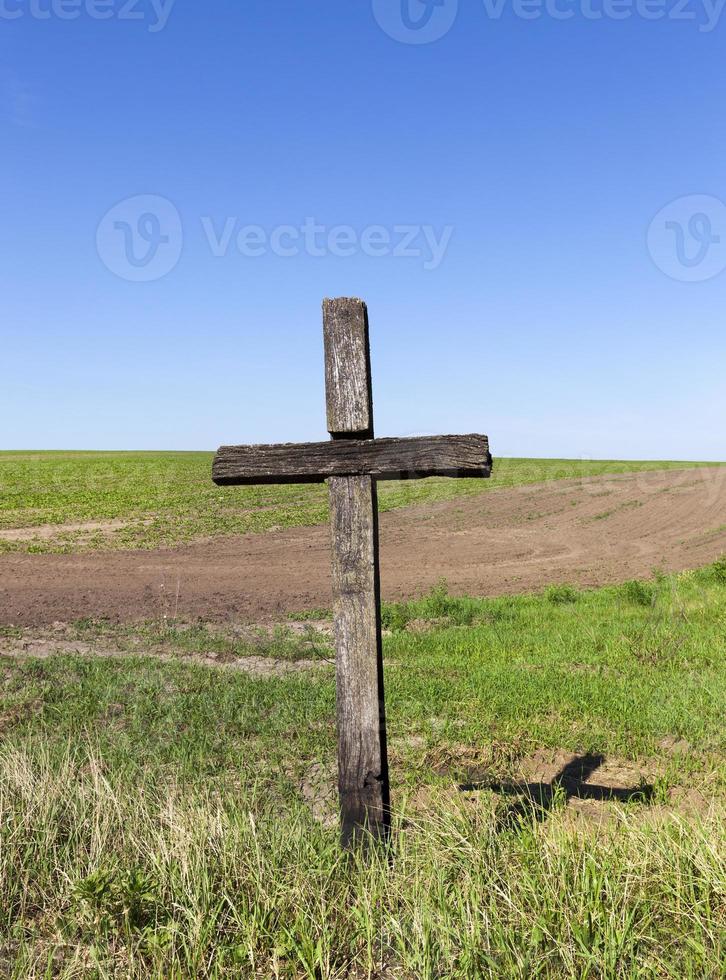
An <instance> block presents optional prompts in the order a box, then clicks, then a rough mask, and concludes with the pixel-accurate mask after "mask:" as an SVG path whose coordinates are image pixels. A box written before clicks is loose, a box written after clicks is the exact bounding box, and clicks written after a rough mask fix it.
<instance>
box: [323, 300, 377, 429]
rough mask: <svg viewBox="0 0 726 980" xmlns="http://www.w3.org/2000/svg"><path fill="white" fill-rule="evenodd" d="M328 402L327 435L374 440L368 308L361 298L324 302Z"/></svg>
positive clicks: (326, 394) (326, 399) (326, 391)
mask: <svg viewBox="0 0 726 980" xmlns="http://www.w3.org/2000/svg"><path fill="white" fill-rule="evenodd" d="M323 342H324V345H325V402H326V407H327V415H328V432H329V433H330V434H331V436H332V437H333V438H334V439H336V438H341V439H346V438H348V439H351V438H355V439H372V438H373V394H372V385H371V353H370V344H369V341H368V309H367V307H366V304H365V303H364V302H363V301H362V300H360V299H325V300H323Z"/></svg>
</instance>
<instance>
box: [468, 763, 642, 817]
mask: <svg viewBox="0 0 726 980" xmlns="http://www.w3.org/2000/svg"><path fill="white" fill-rule="evenodd" d="M604 762H605V756H604V755H592V754H589V753H587V754H584V755H579V756H577V757H576V758H574V759H573V760H572V761H571V762H568V763H567V765H566V766H563V768H562V769H561V770H560V772H558V773H557V775H556V776H554V777H553V778H552V780H551V782H548V783H525V782H489V781H481V782H471V783H461V784H459V787H458V788H459V791H460V792H462V793H474V792H477V791H478V790H483V789H487V790H491V791H492V792H494V793H499V794H500V795H502V796H513V797H517V800H516V802H513V803H511V804H509V805H508V806H506V807H505V808H504V810H503V812H502V813H501V815H500V817H499V820H498V824H499V826H500V828H501V829H505V828H506V827H510V826H515V825H517V824H519V823H520V822H521V820H522V819H523V818H526V819H530V820H531V819H532V818H533V817H534V818H535V819H536V820H538V821H542V820H545V819H546V817H547V814H548V813H549V812H550V811H552V810H553V809H555V807H557V806H564V805H565V804H566V803H567V801H568V800H570V799H572V798H575V799H580V800H597V801H598V802H608V801H616V802H618V803H649V802H650V801H651V800H652V799H653V795H654V792H655V789H654V787H653V786H652V785H651V784H641V785H639V786H633V787H627V788H626V787H618V786H598V785H597V784H596V783H589V782H587V780H588V779H589V778H590V776H592V774H593V773H594V772H597V770H598V769H599V768H600V766H601V765H602V764H603V763H604Z"/></svg>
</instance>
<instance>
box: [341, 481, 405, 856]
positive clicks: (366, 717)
mask: <svg viewBox="0 0 726 980" xmlns="http://www.w3.org/2000/svg"><path fill="white" fill-rule="evenodd" d="M329 492H330V529H331V540H332V552H333V563H332V570H333V595H334V600H333V616H334V623H335V641H336V673H335V676H336V693H337V719H338V789H339V794H340V812H341V843H342V845H343V847H346V848H348V847H351V846H354V845H355V844H356V843H358V842H359V841H360V840H361V838H363V837H364V836H365V835H366V834H371V835H372V836H373V837H374V838H379V839H380V838H384V837H385V836H386V835H387V833H388V829H389V813H390V800H389V793H390V791H389V780H388V756H387V750H386V720H385V708H384V694H383V657H382V651H381V622H380V580H379V574H378V502H377V499H376V487H375V481H374V480H373V479H372V478H371V477H370V476H342V477H333V478H332V479H331V480H330V484H329Z"/></svg>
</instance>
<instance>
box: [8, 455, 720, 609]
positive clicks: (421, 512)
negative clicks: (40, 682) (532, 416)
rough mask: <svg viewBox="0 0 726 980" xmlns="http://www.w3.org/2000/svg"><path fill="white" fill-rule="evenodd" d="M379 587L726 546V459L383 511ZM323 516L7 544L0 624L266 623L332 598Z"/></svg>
mask: <svg viewBox="0 0 726 980" xmlns="http://www.w3.org/2000/svg"><path fill="white" fill-rule="evenodd" d="M380 540H381V583H382V591H383V595H384V598H387V599H397V598H402V597H410V596H412V595H418V594H421V593H422V592H424V591H426V590H428V589H430V588H431V587H432V586H433V585H435V584H436V583H437V582H438V581H440V580H441V579H442V578H445V579H446V581H447V583H448V585H449V588H450V590H451V592H452V593H455V594H456V593H459V594H462V593H468V594H472V595H497V594H502V593H512V592H524V591H530V590H534V589H539V588H542V587H543V586H546V585H548V584H552V583H561V582H571V583H573V584H577V585H582V586H594V585H601V584H606V583H609V582H618V581H623V580H625V579H630V578H635V577H644V576H648V575H649V574H650V573H651V571H652V569H653V568H654V567H657V568H661V569H663V570H664V571H678V570H682V569H685V568H692V567H697V566H699V565H703V564H705V563H707V562H710V561H713V560H715V559H716V558H718V557H719V556H720V555H721V554H723V553H724V552H725V551H726V468H715V469H710V468H709V469H699V470H678V471H668V472H650V473H633V474H627V475H622V476H614V477H597V478H591V479H584V480H567V481H561V482H554V483H545V484H539V485H533V486H526V487H518V488H514V489H511V488H510V489H501V490H494V491H489V492H486V493H482V494H481V495H477V496H473V497H465V498H459V499H456V500H450V501H445V502H442V503H436V504H430V505H426V506H418V507H410V508H405V509H401V510H396V511H391V512H389V513H386V514H383V515H381V532H380ZM329 547H330V544H329V538H328V528H327V527H326V526H323V527H313V528H299V529H298V528H294V529H287V530H283V531H276V532H270V533H267V534H258V535H245V536H240V537H236V538H224V539H220V540H216V541H207V542H202V543H196V544H192V545H188V546H185V547H180V548H175V549H164V550H158V551H129V552H106V553H104V552H92V553H88V554H82V555H80V554H78V555H27V554H7V555H3V556H2V557H0V623H3V624H15V625H20V626H33V625H44V624H49V623H52V622H56V621H61V622H68V621H71V620H74V619H79V618H82V617H94V618H100V617H107V618H109V619H111V620H113V621H129V622H130V621H135V620H143V619H157V618H161V617H163V616H164V615H166V616H167V617H169V618H171V617H175V618H178V619H180V620H191V619H195V618H198V617H200V618H204V619H209V620H218V621H228V620H234V621H239V620H241V621H246V622H259V621H262V620H265V619H279V618H280V617H282V616H285V615H286V614H288V613H290V612H295V611H301V610H306V609H311V608H316V607H329V606H330V603H331V592H330V570H329V569H330V556H329Z"/></svg>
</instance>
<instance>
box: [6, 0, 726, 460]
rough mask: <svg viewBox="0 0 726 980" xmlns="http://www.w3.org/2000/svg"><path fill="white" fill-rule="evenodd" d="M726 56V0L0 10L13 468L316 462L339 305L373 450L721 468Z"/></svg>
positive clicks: (725, 453) (77, 1)
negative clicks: (44, 452) (280, 454)
mask: <svg viewBox="0 0 726 980" xmlns="http://www.w3.org/2000/svg"><path fill="white" fill-rule="evenodd" d="M102 18H103V19H102ZM437 33H440V34H441V36H440V37H438V39H434V37H435V36H436V34H437ZM725 34H726V13H725V12H724V10H723V0H688V2H687V3H685V4H684V0H637V2H636V0H547V3H546V4H545V0H498V2H497V0H487V3H485V2H484V0H458V3H457V2H456V0H441V2H440V3H439V4H438V5H436V6H434V5H430V4H429V0H426V4H424V3H423V2H422V0H355V2H353V0H346V2H341V0H335V2H333V0H314V2H313V0H244V2H242V0H235V2H232V0H214V2H212V3H208V4H200V3H192V2H191V0H176V2H175V3H174V2H171V0H155V3H152V2H151V0H33V2H32V3H31V2H30V0H0V53H1V61H0V132H1V133H2V153H1V154H0V199H1V200H2V222H1V223H0V259H1V263H2V272H3V274H2V289H1V299H0V304H1V306H0V309H1V310H2V316H1V318H0V325H1V326H0V329H2V332H3V337H2V350H3V355H4V356H3V366H4V370H3V374H2V382H1V384H0V447H2V448H97V449H119V448H130V449H165V448H166V449H212V448H215V447H216V446H217V445H218V444H220V443H223V442H265V441H288V440H302V439H315V438H324V437H325V414H324V395H323V370H322V332H321V322H320V303H321V300H322V298H323V297H324V296H336V295H352V296H361V297H363V298H365V299H366V300H367V302H368V305H369V312H370V321H371V339H372V345H373V372H374V376H373V391H374V402H375V410H376V431H377V433H378V434H379V435H386V434H400V435H405V434H410V433H424V432H469V431H479V432H486V433H487V434H488V435H489V436H490V439H491V444H492V449H493V452H494V454H495V455H497V454H499V455H529V456H573V457H582V456H584V457H607V458H613V457H615V458H618V457H622V458H626V457H631V458H632V457H643V458H671V459H672V458H679V459H685V458H691V459H698V458H701V459H707V458H709V459H726V426H724V419H725V418H726V385H725V384H724V380H723V375H724V363H725V361H726V331H725V330H724V310H725V309H726V273H724V272H723V271H722V270H723V269H725V268H726V217H725V216H726V207H724V205H723V204H722V203H721V202H722V200H724V199H726V169H724V161H725V159H726V153H725V151H726V138H725V137H726V114H725V113H724V111H723V106H724V104H726V72H725V71H724V40H725ZM673 202H675V203H673ZM305 227H307V231H305ZM283 253H284V254H283ZM402 253H403V254H402ZM139 279H141V280H145V281H138V280H139Z"/></svg>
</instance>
